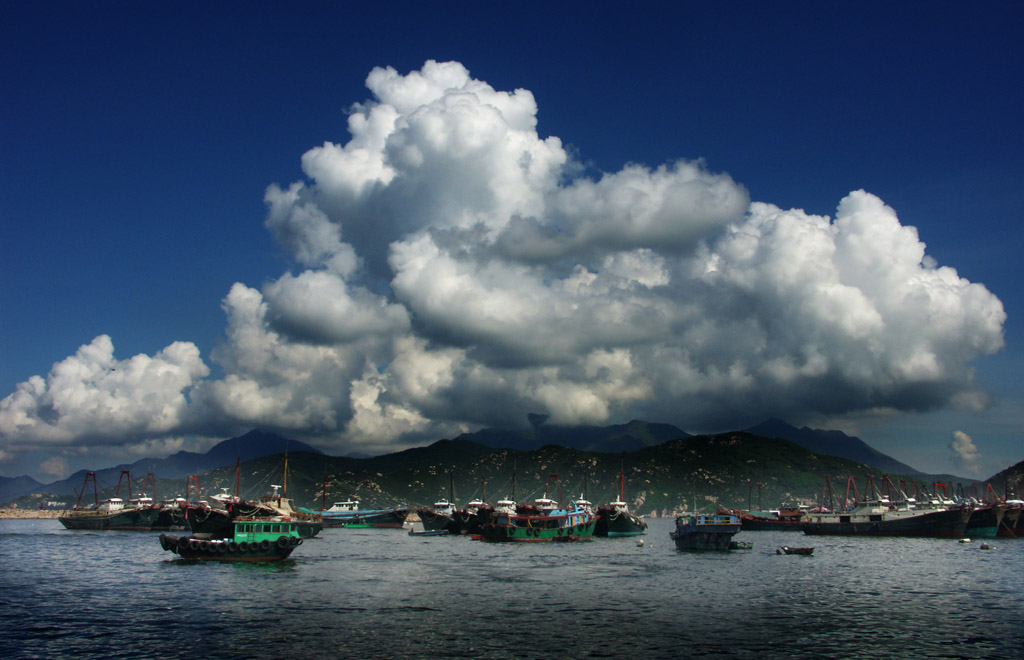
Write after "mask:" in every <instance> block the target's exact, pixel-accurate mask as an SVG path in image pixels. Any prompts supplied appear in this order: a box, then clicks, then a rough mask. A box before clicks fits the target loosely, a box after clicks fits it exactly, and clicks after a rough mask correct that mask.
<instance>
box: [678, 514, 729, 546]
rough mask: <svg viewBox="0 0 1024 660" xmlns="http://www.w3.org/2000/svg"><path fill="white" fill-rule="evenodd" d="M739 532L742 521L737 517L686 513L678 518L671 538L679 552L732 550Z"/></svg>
mask: <svg viewBox="0 0 1024 660" xmlns="http://www.w3.org/2000/svg"><path fill="white" fill-rule="evenodd" d="M738 531H740V519H739V518H738V517H736V516H733V515H726V514H721V513H715V514H711V515H702V514H696V513H684V514H683V515H681V516H679V517H677V518H676V528H675V531H673V532H671V533H670V534H669V536H670V537H671V539H672V540H673V541H675V543H676V548H678V549H679V550H730V549H731V547H730V545H731V542H732V537H733V536H735V534H736V533H737V532H738Z"/></svg>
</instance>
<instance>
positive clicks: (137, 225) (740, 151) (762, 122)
mask: <svg viewBox="0 0 1024 660" xmlns="http://www.w3.org/2000/svg"><path fill="white" fill-rule="evenodd" d="M552 5H553V6H552ZM1022 27H1024V8H1022V6H1021V5H1020V3H986V4H984V5H981V6H973V5H952V4H936V3H923V2H907V3H882V2H867V3H857V4H833V3H830V4H823V3H801V2H795V3H714V4H713V5H712V6H708V5H707V4H706V3H700V4H695V3H650V4H641V5H639V6H626V5H622V4H620V3H614V4H613V3H596V4H595V3H573V2H569V3H533V2H528V3H502V4H498V3H494V4H486V5H482V6H477V5H469V4H458V3H445V2H441V3H402V4H398V5H392V6H388V7H387V8H386V9H385V8H381V9H377V8H374V7H361V6H359V7H356V6H352V5H348V4H341V3H338V4H333V3H299V4H298V5H290V6H288V7H285V6H284V5H283V4H272V3H259V2H258V3H215V4H214V5H213V6H210V5H209V4H206V3H184V4H175V5H159V6H157V5H152V4H146V5H139V4H138V3H120V2H98V3H88V4H82V3H9V4H8V5H7V6H5V20H4V21H3V26H2V27H0V36H2V39H0V42H2V43H0V49H2V51H0V52H2V54H3V61H4V66H3V67H2V71H0V88H2V90H3V93H2V95H0V97H2V100H0V131H2V133H0V140H2V142H0V172H2V176H0V185H2V186H3V189H2V193H0V194H2V198H0V199H2V202H0V220H2V225H0V226H2V229H3V232H2V236H0V246H2V248H0V249H2V252H0V282H2V284H0V385H2V387H0V398H4V397H7V399H5V403H4V404H3V406H4V407H0V475H4V476H16V475H18V474H24V473H28V474H32V475H33V476H35V477H36V478H39V479H41V480H52V479H53V478H56V477H59V476H66V474H67V473H69V471H73V470H74V469H78V468H82V467H103V466H106V465H110V464H114V463H117V462H120V461H123V460H134V459H135V458H138V457H141V456H146V455H159V454H166V453H168V452H172V451H176V450H178V449H205V448H206V447H208V446H209V445H210V444H212V443H213V442H215V441H216V440H217V439H222V438H223V437H226V436H227V435H229V434H233V433H236V432H244V431H245V430H247V429H248V428H252V427H253V426H265V427H268V428H273V429H276V430H279V431H280V432H282V433H284V434H286V435H292V436H293V437H300V438H302V439H304V440H307V441H310V442H312V443H313V444H316V445H317V446H320V447H321V448H323V449H324V450H325V451H328V453H339V454H340V453H345V452H346V451H384V450H388V449H390V448H396V449H397V448H403V447H405V446H409V445H412V444H417V443H423V442H427V441H429V440H432V439H436V438H439V437H450V436H451V435H453V434H457V433H458V432H460V431H462V430H469V429H474V428H479V427H480V426H482V425H490V424H498V423H513V422H515V421H517V420H521V419H523V418H525V414H526V412H531V411H540V412H546V413H548V414H550V415H551V417H552V419H553V420H555V421H561V422H564V423H615V422H620V421H627V420H628V419H630V418H633V417H640V418H644V419H648V420H650V421H667V422H671V423H674V424H676V425H678V426H680V427H682V428H685V429H687V430H689V431H691V432H701V431H715V430H725V429H728V428H739V427H743V426H749V425H752V424H753V423H756V422H757V421H760V419H762V418H763V417H766V416H778V417H782V418H784V419H787V420H788V421H790V422H791V423H794V424H798V425H802V424H808V425H811V426H815V427H828V428H841V429H843V430H846V431H848V432H851V433H856V434H857V435H859V436H860V437H862V438H863V439H864V440H866V441H867V442H869V443H870V444H872V445H873V446H875V447H876V448H878V449H879V450H881V451H884V452H886V453H888V454H890V455H892V456H894V457H896V458H898V459H900V460H903V461H905V462H907V463H909V464H911V465H913V466H915V467H918V468H919V469H923V470H929V471H935V472H940V471H942V472H946V471H953V472H955V473H957V474H962V475H965V476H977V477H985V476H988V475H990V474H992V473H993V472H995V471H996V470H998V469H1002V468H1003V467H1006V466H1007V465H1010V464H1012V463H1015V462H1017V461H1019V460H1021V459H1022V458H1024V443H1022V442H1021V430H1022V426H1021V424H1022V416H1021V414H1020V412H1019V410H1020V405H1019V404H1020V403H1021V401H1022V399H1024V392H1022V388H1021V384H1020V383H1021V379H1020V378H1019V376H1018V374H1019V373H1020V372H1021V368H1022V366H1024V364H1022V353H1021V348H1020V346H1021V340H1022V335H1021V330H1020V327H1019V324H1018V323H1017V322H1016V319H1017V318H1018V315H1019V314H1020V311H1021V308H1022V298H1021V293H1020V286H1019V278H1018V271H1019V266H1018V263H1019V255H1020V254H1021V252H1022V249H1024V245H1022V243H1024V241H1022V235H1024V232H1022V230H1021V223H1020V217H1019V216H1020V209H1022V208H1024V192H1022V191H1024V185H1022V184H1024V159H1022V156H1021V154H1022V153H1024V150H1022V147H1024V144H1022V143H1024V136H1022V134H1021V129H1020V117H1021V111H1020V108H1021V107H1022V103H1021V101H1022V96H1024V92H1022V91H1021V86H1020V84H1019V81H1020V80H1022V79H1024V75H1022V73H1024V72H1022V70H1021V69H1022V68H1024V52H1022V51H1024V46H1022V45H1021V42H1020V39H1019V34H1020V30H1021V28H1022ZM429 61H432V62H436V63H442V64H443V63H458V65H461V66H455V65H452V66H453V67H454V68H452V67H448V68H445V67H443V66H440V67H435V68H430V67H429V66H427V63H428V62H429ZM388 67H390V68H391V71H392V73H391V74H390V75H388V74H387V71H389V69H388ZM375 70H377V71H380V72H381V74H380V75H379V76H378V79H377V83H376V87H374V88H373V89H371V88H370V87H368V76H371V72H373V71H375ZM422 80H428V81H429V82H430V85H427V86H428V87H430V86H431V85H433V86H437V85H440V87H438V90H440V91H438V92H437V93H436V94H435V95H434V96H433V97H431V96H430V95H429V94H427V96H423V94H424V93H425V92H423V91H422V89H413V88H414V87H415V85H414V83H416V82H417V81H420V82H422ZM442 83H443V84H442ZM446 85H451V86H454V87H453V89H454V88H455V87H457V88H458V89H459V92H460V94H459V95H451V94H448V93H447V91H446V89H445V86H446ZM421 87H422V86H421ZM478 89H483V90H484V92H483V93H479V94H476V95H475V96H473V102H472V103H473V104H478V105H472V104H471V106H472V108H473V113H470V114H466V113H463V114H459V113H458V112H456V110H453V108H455V107H456V106H455V105H453V104H454V101H453V99H462V100H465V98H466V95H465V94H466V93H473V92H474V91H475V90H478ZM488 90H489V91H488ZM516 90H527V91H528V93H529V94H528V95H527V94H517V93H516ZM491 94H495V95H496V96H495V97H494V99H490V95H491ZM412 97H415V100H416V102H415V103H413V105H411V106H409V107H407V108H405V107H402V102H404V100H407V99H409V98H412ZM489 99H490V100H489ZM503 103H507V104H508V105H507V107H506V106H505V105H502V104H503ZM354 104H362V105H358V106H355V105H354ZM431 104H433V105H431ZM384 107H386V108H391V109H392V110H394V112H395V113H396V114H397V115H398V116H399V117H400V119H401V122H405V123H404V124H402V125H403V126H406V125H408V126H409V128H408V130H407V131H406V132H401V131H397V130H396V131H393V132H392V133H391V134H390V137H389V138H388V140H389V141H388V143H387V146H386V147H385V146H381V145H383V142H381V145H378V146H379V147H380V148H379V149H378V150H377V152H374V150H373V148H367V149H366V150H365V151H363V152H358V153H357V151H358V149H357V148H363V147H364V146H365V145H364V144H363V143H364V142H365V143H374V139H375V136H376V137H380V135H378V134H377V133H375V131H376V130H377V129H374V128H369V129H366V130H365V133H364V134H363V135H362V136H361V137H360V140H362V141H363V142H360V140H356V139H354V136H353V134H352V133H351V132H350V131H351V126H350V124H349V123H348V122H349V117H350V116H362V117H365V118H367V120H368V121H369V119H370V118H372V117H380V116H384V115H383V114H380V115H374V114H373V113H372V110H373V109H374V108H377V109H378V110H379V109H380V108H384ZM494 107H498V108H499V110H501V112H499V113H498V114H496V115H494V114H486V113H484V114H480V111H481V109H483V110H487V109H493V108H494ZM396 108H397V110H395V109H396ZM426 109H430V110H431V112H435V113H436V115H430V113H428V112H425V110H426ZM516 113H519V115H516ZM385 114H386V113H385ZM520 115H522V116H520ZM388 116H390V115H388ZM424 117H426V118H427V119H429V121H428V120H427V119H424ZM514 117H518V119H513V118H514ZM420 120H423V123H417V122H418V121H420ZM430 122H433V123H430ZM488 122H492V123H488ZM439 127H444V129H445V130H446V131H448V132H446V133H443V134H442V133H432V132H431V131H433V130H435V129H436V130H441V128H439ZM499 130H500V131H502V132H501V135H502V136H506V137H500V138H499V137H495V136H496V135H498V133H496V132H495V131H499ZM467 136H468V137H467ZM508 136H511V137H508ZM506 138H507V139H506ZM380 139H381V140H383V139H384V138H383V137H380ZM417 140H421V142H417ZM460 140H463V141H461V142H460ZM481 141H482V142H481ZM325 143H330V144H331V145H335V146H336V148H335V149H329V148H326V147H325ZM399 144H404V145H405V149H404V150H401V149H399V146H398V145H399ZM481 144H483V145H484V147H481V146H480V145H481ZM511 144H514V145H517V146H516V148H517V149H518V148H520V147H522V149H523V153H527V152H528V153H529V155H530V163H531V165H530V167H531V168H532V169H530V171H529V172H528V174H527V175H522V177H521V178H516V177H520V175H521V174H522V173H521V172H520V173H519V174H517V173H516V170H515V168H514V167H512V166H511V165H509V163H511V162H513V161H510V160H508V159H509V158H510V157H509V156H508V153H509V150H510V149H511V147H510V146H509V145H511ZM523 144H526V145H527V146H526V147H523V146H522V145H523ZM435 147H436V148H437V149H438V151H437V152H436V153H435V152H432V151H429V149H432V148H435ZM470 147H472V148H473V149H478V150H481V151H479V153H477V152H473V151H472V150H471V149H470ZM485 147H486V148H485ZM378 152H379V153H378ZM304 154H308V158H307V159H306V160H304ZM360 154H362V155H360ZM366 154H370V156H371V157H372V158H380V157H383V158H384V160H383V165H381V163H378V162H376V161H374V162H375V163H376V165H377V166H379V167H383V171H384V174H380V173H378V174H379V176H378V175H373V176H371V175H370V174H368V171H369V169H366V168H362V169H360V167H361V164H363V165H365V162H364V161H362V160H359V159H360V158H362V157H363V156H366ZM380 154H384V155H383V156H381V155H380ZM410 154H414V156H413V155H410ZM389 159H391V160H389ZM402 159H405V160H402ZM417 159H418V160H417ZM473 159H476V160H473ZM503 159H504V160H503ZM424 163H426V165H424ZM680 163H682V165H680ZM506 166H507V167H506ZM524 167H525V166H524ZM367 168H369V166H367ZM659 168H661V169H659ZM354 169H359V171H358V173H353V171H354ZM521 169H522V168H521ZM481 173H483V174H481ZM477 175H479V178H477ZM353 177H354V178H353ZM374 177H376V178H374ZM474 182H475V184H476V185H475V186H474V185H473V184H474ZM588 182H589V183H588ZM296 185H297V186H298V187H297V188H296ZM270 186H275V187H274V188H268V187H270ZM517 186H521V189H520V188H517ZM481 189H489V190H491V192H492V194H490V196H488V197H487V199H483V198H482V196H481V193H480V190H481ZM268 190H269V191H270V192H268ZM520 190H521V194H518V193H517V191H520ZM861 190H862V191H866V195H864V196H856V195H855V196H854V197H853V198H849V197H848V196H850V194H851V192H854V191H861ZM627 194H628V195H631V197H629V198H628V199H630V200H631V201H630V202H628V203H623V202H621V200H622V199H623V198H624V197H623V196H624V195H627ZM506 197H507V198H508V199H506ZM844 199H848V203H847V204H846V206H845V207H844V208H846V209H847V212H846V215H847V216H849V220H848V221H844V222H847V223H848V224H843V223H840V222H838V221H837V218H838V212H837V207H839V205H840V203H841V201H843V200H844ZM275 200H276V201H275ZM524 200H527V201H524ZM750 203H754V204H755V205H756V204H759V203H764V204H767V205H772V207H771V208H765V207H763V206H757V207H756V208H755V207H751V206H749V204H750ZM646 208H654V209H655V211H652V212H651V215H649V216H645V215H643V214H642V212H641V211H639V210H638V209H646ZM791 210H802V212H803V213H802V214H801V213H786V212H789V211H791ZM825 216H827V219H828V221H835V224H834V225H829V222H825V223H824V224H822V222H820V221H814V220H813V217H825ZM808 217H812V219H811V220H808ZM311 218H312V219H311ZM897 218H898V220H897ZM630 223H633V224H630ZM840 225H841V226H842V227H846V228H847V229H842V230H840V229H839V227H840ZM830 226H832V227H835V228H836V229H834V236H832V238H828V236H829V232H830V231H833V230H830V229H829V227H830ZM910 227H913V228H916V232H917V241H919V243H918V242H915V240H914V239H913V237H912V236H910V237H908V235H907V233H906V231H904V230H906V229H907V228H910ZM332 232H336V233H332ZM844 232H846V233H844ZM750 236H756V237H757V241H756V243H757V245H758V246H759V247H758V248H757V249H756V250H754V251H752V252H744V250H746V249H747V248H749V246H750V243H749V241H748V240H747V239H749V238H750ZM812 239H813V241H816V242H814V243H813V244H811V243H808V244H807V245H804V244H803V243H801V241H804V240H812ZM833 240H834V241H835V243H834V244H833V243H832V241H833ZM745 241H747V242H745ZM787 241H789V242H787ZM821 241H825V242H826V243H827V244H825V243H822V242H821ZM858 241H859V242H858ZM887 241H888V242H887ZM919 244H923V246H926V247H923V250H924V254H925V258H924V259H923V261H922V264H923V265H922V266H921V267H920V268H917V269H915V268H916V267H915V265H914V259H915V257H914V256H913V253H914V251H915V249H921V248H920V246H919ZM389 245H390V246H391V247H388V246H389ZM773 246H774V247H773ZM857 246H859V247H857ZM866 246H867V247H870V253H869V252H868V251H867V247H866ZM819 249H820V250H821V252H820V253H819V252H816V251H815V250H819ZM890 249H891V253H890V252H887V250H890ZM787 250H791V251H792V253H791V254H790V253H789V252H787ZM857 250H861V251H859V252H858V251H857ZM833 255H837V256H833ZM844 255H845V256H844ZM908 255H909V256H908ZM890 257H891V259H890ZM906 259H909V261H908V262H906V263H904V261H905V260H906ZM872 264H874V265H872ZM887 264H888V265H887ZM891 264H903V265H901V266H899V268H895V267H894V268H892V269H889V265H891ZM907 264H909V265H907ZM786 265H790V266H792V269H791V270H792V271H793V272H790V273H788V274H787V273H785V272H783V271H784V269H783V266H786ZM719 266H721V270H716V269H717V268H718V267H719ZM943 267H945V268H947V269H949V268H951V269H955V272H956V273H955V274H956V276H957V277H955V278H953V279H952V280H950V279H949V277H950V275H949V271H948V270H947V271H944V272H945V275H942V274H941V272H940V271H942V268H943ZM822 269H824V270H822ZM880 269H881V270H880ZM882 270H884V271H885V273H884V276H883V274H880V273H882ZM695 273H697V275H695ZM709 273H713V276H712V275H709ZM819 274H820V275H821V277H822V278H823V279H822V280H821V281H828V280H829V278H830V277H835V282H834V283H833V284H834V285H835V286H819V287H816V288H814V290H813V291H808V290H807V289H808V286H807V283H808V282H815V281H818V280H817V279H816V278H817V277H818V275H819ZM787 278H788V279H787ZM958 278H960V280H959V281H962V282H969V283H971V285H972V286H967V285H966V284H964V285H963V286H958V285H956V281H958ZM907 282H911V284H907V287H908V288H907V289H906V290H905V291H904V290H903V289H901V288H900V287H902V286H903V285H904V284H906V283H907ZM894 283H895V284H894ZM584 288H585V289H586V292H585V293H581V292H583V291H584ZM936 291H939V292H940V293H935V292H936ZM631 292H632V293H631ZM929 296H931V297H930V298H929ZM924 298H929V301H930V302H928V303H927V304H925V303H924V302H922V300H923V299H924ZM600 300H604V301H606V302H607V304H606V305H603V306H599V305H598V304H597V302H598V301H600ZM900 300H902V301H903V302H902V303H901V302H899V301H900ZM339 301H341V302H339ZM919 304H920V305H922V306H921V307H920V308H919V307H917V305H919ZM833 306H834V308H833ZM538 310H541V311H538ZM566 310H572V311H566ZM1002 312H1005V321H1003V320H1002V318H1000V317H999V314H1001V313H1002ZM453 315H458V316H459V320H455V321H453V320H452V318H453ZM651 319H654V321H651ZM98 337H107V338H109V339H107V340H105V341H104V340H100V341H99V342H98V343H97V341H96V339H97V338H98ZM1000 345H1002V347H1000ZM83 347H85V348H83ZM135 356H141V358H142V359H138V360H134V361H133V359H134V358H135ZM56 364H63V365H64V366H63V368H62V369H58V370H56V371H51V370H53V369H55V365H56ZM120 374H126V375H124V376H121V375H120ZM34 376H38V379H36V380H33V379H32V377H34ZM18 392H20V393H21V394H20V395H19V397H17V400H15V397H14V395H15V393H18ZM957 432H959V433H957Z"/></svg>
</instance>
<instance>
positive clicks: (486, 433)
mask: <svg viewBox="0 0 1024 660" xmlns="http://www.w3.org/2000/svg"><path fill="white" fill-rule="evenodd" d="M528 417H529V420H530V426H529V427H528V428H486V429H481V430H479V431H476V432H474V433H464V434H462V435H460V436H459V438H461V439H463V440H470V441H472V442H476V443H478V444H481V445H484V446H486V447H491V448H493V449H517V450H520V451H529V450H531V449H540V448H541V447H543V446H544V445H559V446H560V447H568V448H570V449H582V450H584V451H599V452H617V451H633V450H636V449H642V448H644V447H650V446H652V445H658V444H661V443H663V442H667V441H668V440H675V439H676V438H686V437H688V436H689V435H690V434H689V433H687V432H686V431H683V430H682V429H679V428H676V427H675V426H672V425H671V424H653V423H650V422H643V421H640V420H637V419H634V420H633V421H631V422H629V423H628V424H614V425H612V426H557V425H548V424H546V423H545V422H546V421H547V417H546V416H544V415H535V414H531V415H529V416H528Z"/></svg>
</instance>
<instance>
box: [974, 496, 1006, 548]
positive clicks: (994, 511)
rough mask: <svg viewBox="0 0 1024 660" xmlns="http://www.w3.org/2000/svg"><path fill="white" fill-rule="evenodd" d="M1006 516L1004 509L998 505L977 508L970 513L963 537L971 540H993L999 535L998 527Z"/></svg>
mask: <svg viewBox="0 0 1024 660" xmlns="http://www.w3.org/2000/svg"><path fill="white" fill-rule="evenodd" d="M1005 514H1006V507H1005V506H1003V505H1000V504H994V505H992V506H982V507H978V508H977V509H975V510H974V511H972V512H971V517H970V520H968V521H967V528H966V529H965V530H964V536H969V537H970V538H972V539H994V538H996V537H997V536H998V535H999V527H1000V525H1001V524H1002V522H1003V517H1004V515H1005Z"/></svg>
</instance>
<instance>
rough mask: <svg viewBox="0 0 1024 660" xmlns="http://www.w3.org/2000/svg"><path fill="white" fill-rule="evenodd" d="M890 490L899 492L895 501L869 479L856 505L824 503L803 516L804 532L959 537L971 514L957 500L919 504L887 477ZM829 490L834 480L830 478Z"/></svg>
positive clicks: (814, 533)
mask: <svg viewBox="0 0 1024 660" xmlns="http://www.w3.org/2000/svg"><path fill="white" fill-rule="evenodd" d="M886 482H887V485H888V486H890V490H895V491H896V492H897V493H898V496H899V499H898V500H896V501H895V502H893V501H891V500H890V499H889V497H888V496H885V495H883V494H882V493H881V492H879V491H878V489H877V488H876V487H875V486H874V484H873V482H872V481H871V479H870V478H869V479H868V487H867V489H866V492H865V495H864V497H863V498H859V497H857V498H855V500H854V505H853V506H851V507H847V505H846V501H847V499H846V498H845V497H844V498H843V503H842V505H841V507H840V510H839V511H834V510H832V507H825V506H824V504H823V505H822V507H820V508H819V510H818V511H814V512H811V513H810V514H808V515H806V516H804V517H803V518H802V519H801V523H800V526H801V528H802V529H803V531H804V534H808V535H832V536H897V537H927V538H947V539H959V538H963V537H964V536H965V534H964V530H965V529H966V528H967V522H968V520H970V517H971V509H970V507H967V506H961V505H957V504H954V503H953V502H951V501H949V502H945V501H938V500H936V501H934V502H929V503H926V504H924V505H921V506H919V505H918V503H917V502H916V500H914V499H913V498H910V497H907V496H906V494H905V493H903V492H902V491H900V490H899V489H895V487H893V485H892V483H891V482H889V481H888V478H886ZM825 488H826V490H830V489H831V482H830V481H829V479H828V478H827V477H826V479H825Z"/></svg>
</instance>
